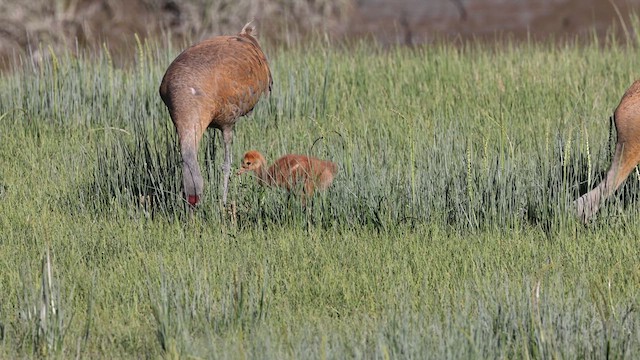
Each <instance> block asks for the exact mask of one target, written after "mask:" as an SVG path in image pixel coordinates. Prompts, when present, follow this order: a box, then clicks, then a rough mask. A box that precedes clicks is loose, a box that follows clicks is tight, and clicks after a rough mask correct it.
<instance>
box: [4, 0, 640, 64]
mask: <svg viewBox="0 0 640 360" xmlns="http://www.w3.org/2000/svg"><path fill="white" fill-rule="evenodd" d="M639 8H640V0H333V1H331V0H0V68H7V66H8V64H9V63H10V62H11V61H12V60H15V59H17V58H18V57H19V56H23V58H24V57H25V56H26V57H30V58H32V59H33V58H35V60H38V57H40V56H44V55H43V54H44V53H47V52H48V51H49V47H51V48H52V49H53V50H54V51H58V50H61V49H69V50H71V51H77V50H78V49H85V48H105V47H107V48H109V50H110V51H111V53H112V55H113V57H114V60H115V61H116V62H117V63H122V62H126V61H127V59H128V58H130V57H132V55H130V54H131V53H132V51H134V49H135V38H134V36H133V34H138V36H139V37H140V38H142V39H144V38H148V37H158V36H163V38H165V39H166V38H168V39H171V40H172V41H176V42H178V43H179V42H182V43H184V41H197V40H200V39H202V38H205V37H208V36H212V35H217V34H221V33H237V32H238V31H239V30H240V29H241V27H242V25H244V23H246V22H247V21H248V20H250V19H252V18H255V19H256V20H257V25H258V31H259V37H260V40H261V41H266V42H274V43H280V44H285V45H286V44H291V43H292V42H299V41H301V40H303V39H304V38H305V37H308V36H309V35H310V34H312V33H317V32H321V33H327V34H329V35H330V36H331V37H332V38H337V39H342V38H362V37H372V38H375V39H377V40H378V41H379V42H381V43H383V44H404V45H409V46H413V45H419V44H424V43H429V42H434V41H439V40H443V39H445V40H451V41H464V40H467V39H481V40H494V39H496V38H500V39H515V40H522V39H535V40H546V39H552V40H555V41H557V40H560V39H567V38H569V39H574V38H578V39H585V38H589V39H592V38H593V36H598V37H602V38H605V37H606V36H607V34H611V33H618V34H621V35H624V32H625V26H628V24H629V22H630V21H631V14H632V13H634V12H635V11H637V10H638V9H639ZM167 35H168V36H167ZM631 36H635V34H631ZM179 44H180V43H179ZM43 48H44V49H46V50H47V51H43V50H42V49H43Z"/></svg>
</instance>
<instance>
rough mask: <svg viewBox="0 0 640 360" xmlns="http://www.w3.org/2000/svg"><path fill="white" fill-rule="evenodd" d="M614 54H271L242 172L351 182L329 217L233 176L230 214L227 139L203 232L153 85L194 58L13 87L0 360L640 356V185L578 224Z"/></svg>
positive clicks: (62, 70)
mask: <svg viewBox="0 0 640 360" xmlns="http://www.w3.org/2000/svg"><path fill="white" fill-rule="evenodd" d="M616 44H618V43H617V42H615V41H611V42H609V43H607V44H598V43H596V41H595V40H594V41H593V42H592V43H590V44H586V45H580V46H579V45H574V44H565V45H561V46H556V45H546V44H533V43H530V44H527V43H524V44H512V43H509V42H505V43H504V44H503V45H501V46H495V47H494V46H490V45H481V44H469V45H466V46H464V47H454V46H453V45H449V44H436V45H430V46H427V47H421V48H415V49H407V48H386V49H385V48H382V47H380V46H377V45H373V44H366V43H359V44H351V45H349V46H347V45H342V44H333V45H329V44H325V43H322V42H319V41H318V42H316V43H312V44H309V45H306V46H304V47H302V46H301V47H299V48H297V47H294V48H289V49H284V48H267V49H265V51H266V52H267V54H268V55H269V59H270V62H271V66H272V72H273V77H274V89H273V92H272V94H271V96H270V97H269V98H268V99H266V100H263V101H262V102H260V103H259V105H258V106H257V107H256V109H255V110H254V112H253V114H252V115H251V116H249V117H246V118H242V119H241V120H240V121H239V122H238V124H237V127H236V134H235V140H234V145H233V152H234V164H235V166H238V164H239V159H240V157H241V156H242V154H243V153H244V151H246V150H249V149H258V150H260V151H262V152H263V153H264V154H265V155H267V157H268V158H269V159H271V160H274V159H276V158H277V157H279V156H281V155H283V154H285V153H308V154H312V155H314V156H319V157H322V158H327V159H331V160H333V161H336V162H337V163H339V165H340V170H339V174H338V176H337V178H336V180H335V183H334V185H333V187H332V188H331V189H329V191H327V192H326V193H324V194H318V196H316V197H315V198H314V199H313V204H312V206H310V207H308V208H307V209H302V208H301V206H300V203H299V199H296V198H295V197H288V196H287V195H286V194H285V193H283V192H282V191H280V190H277V189H265V188H262V187H260V186H259V185H258V184H256V182H255V181H254V180H253V179H251V177H235V176H234V177H233V178H232V180H231V193H230V199H231V201H232V203H233V205H234V209H235V210H234V211H233V212H230V211H226V210H224V209H223V208H222V206H221V205H220V193H221V188H220V183H221V169H220V166H221V163H222V151H220V150H221V146H220V144H221V141H220V134H218V133H217V132H215V131H213V130H211V131H209V132H208V133H207V135H206V137H205V139H204V141H203V143H202V146H201V153H200V162H201V166H202V169H203V174H204V176H205V184H206V189H205V198H204V203H203V205H202V207H201V208H199V209H198V211H197V212H195V214H193V215H190V214H189V213H188V212H187V211H186V207H185V205H184V201H183V200H182V198H181V195H180V191H181V179H180V174H181V170H180V157H179V153H178V150H177V144H176V137H175V134H174V131H173V126H172V124H171V122H170V120H169V116H168V114H167V111H166V109H165V108H164V105H163V104H162V102H161V100H160V97H159V95H158V90H157V88H158V85H159V82H160V79H161V77H162V74H163V71H164V69H166V67H167V66H168V64H169V63H170V61H171V60H172V59H173V58H174V57H175V56H176V55H177V52H178V50H177V49H174V48H171V47H169V46H165V45H160V44H153V43H149V44H139V52H138V54H137V60H136V65H135V67H132V68H126V69H119V68H114V67H113V66H112V65H111V62H110V59H109V56H108V54H104V53H103V54H96V55H94V56H92V57H85V56H82V55H78V56H74V55H71V54H57V55H55V56H53V55H52V56H51V58H49V60H46V61H44V62H43V63H41V64H24V65H23V66H22V68H21V69H19V71H17V72H15V73H13V74H5V75H3V76H2V77H1V78H0V99H1V101H0V358H23V357H40V356H46V357H54V358H68V357H72V356H78V357H82V358H95V357H106V358H139V357H152V358H155V357H167V358H188V357H201V358H274V359H281V358H295V359H300V358H345V357H347V358H383V359H386V358H434V359H442V358H509V359H511V358H549V357H553V358H556V357H560V358H604V357H611V358H631V357H632V354H634V353H637V352H638V351H640V336H639V335H638V334H640V317H639V316H638V314H637V308H638V305H639V303H638V302H639V299H640V298H639V292H638V289H640V287H639V285H640V262H639V260H638V259H640V254H639V250H638V249H640V240H639V239H640V227H639V226H638V225H637V222H636V219H637V218H638V216H640V213H639V212H638V210H637V209H638V194H639V193H640V186H639V182H638V179H637V178H636V177H635V175H634V176H632V177H630V179H629V180H628V181H627V182H626V184H625V186H624V187H623V188H622V189H621V190H620V191H619V192H618V193H617V195H616V196H615V197H614V198H612V199H611V200H610V201H609V202H608V203H607V205H606V206H605V207H604V208H603V210H602V212H601V213H600V214H599V216H598V217H597V218H596V219H595V221H594V222H592V223H590V224H589V225H587V226H584V225H582V224H580V223H579V222H578V221H577V220H576V219H574V218H573V216H572V214H571V208H570V205H571V202H572V201H573V200H574V199H575V198H577V197H578V196H579V195H580V194H581V193H583V192H585V191H586V190H587V189H589V188H591V187H592V186H593V185H594V184H597V182H598V181H599V180H600V179H601V178H602V176H603V173H604V171H606V169H607V168H608V166H609V161H610V154H611V141H610V127H609V121H608V118H609V116H610V115H611V113H612V111H613V109H614V108H615V106H616V105H617V103H618V101H619V100H620V97H621V96H622V94H623V93H624V91H625V89H626V88H627V87H628V86H629V85H630V84H631V83H632V81H633V80H634V78H635V77H636V76H637V71H636V69H638V68H639V67H640V56H638V55H640V54H639V52H640V50H638V47H637V46H635V44H626V45H616ZM148 196H150V197H148ZM150 198H151V199H152V203H151V204H150V203H149V199H150ZM47 254H49V256H47ZM47 259H48V260H47ZM49 269H51V270H50V271H49Z"/></svg>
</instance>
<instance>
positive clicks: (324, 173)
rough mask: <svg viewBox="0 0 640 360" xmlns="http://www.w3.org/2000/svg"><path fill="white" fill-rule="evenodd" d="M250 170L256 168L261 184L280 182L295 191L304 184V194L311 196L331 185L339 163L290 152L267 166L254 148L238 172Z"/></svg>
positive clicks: (278, 184) (277, 184) (246, 155)
mask: <svg viewBox="0 0 640 360" xmlns="http://www.w3.org/2000/svg"><path fill="white" fill-rule="evenodd" d="M249 171H253V172H254V174H255V175H256V177H257V179H258V182H259V183H260V184H262V185H267V186H280V187H283V188H285V189H287V191H292V190H294V189H295V188H296V186H298V185H299V184H302V186H303V187H302V190H303V194H304V195H306V196H307V197H311V195H313V191H314V190H315V189H318V190H325V189H327V188H328V187H329V186H330V185H331V182H333V178H334V176H335V175H336V173H337V172H338V166H337V165H336V164H335V163H333V162H331V161H327V160H321V159H317V158H314V157H310V156H305V155H292V154H290V155H285V156H283V157H281V158H279V159H278V160H276V162H275V163H273V165H271V166H270V167H269V168H268V169H267V161H266V160H265V158H264V156H262V154H260V153H259V152H258V151H256V150H251V151H248V152H247V153H245V154H244V157H243V159H242V167H241V168H240V170H238V175H241V174H243V173H246V172H249ZM303 199H304V198H303ZM303 201H304V200H303Z"/></svg>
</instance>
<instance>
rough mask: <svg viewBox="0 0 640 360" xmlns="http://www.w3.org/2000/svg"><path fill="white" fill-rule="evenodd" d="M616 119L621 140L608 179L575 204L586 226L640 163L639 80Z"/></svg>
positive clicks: (627, 96)
mask: <svg viewBox="0 0 640 360" xmlns="http://www.w3.org/2000/svg"><path fill="white" fill-rule="evenodd" d="M613 118H614V121H615V124H616V133H617V135H618V136H617V139H618V140H617V142H616V151H615V154H614V156H613V160H612V161H611V166H610V167H609V171H608V172H607V177H606V179H604V180H603V181H602V182H601V183H600V184H599V185H598V186H597V187H595V188H594V189H593V190H591V191H589V192H588V193H586V194H584V195H582V196H581V197H580V198H578V199H577V200H576V201H575V204H574V205H575V206H576V209H577V214H578V217H579V218H580V219H581V220H582V221H585V222H586V221H588V220H589V219H590V218H591V217H593V215H595V214H596V212H597V211H598V209H599V208H600V205H601V204H602V202H603V201H604V200H605V199H606V198H607V197H609V196H611V194H613V192H615V191H616V189H618V187H619V186H620V185H621V184H622V183H623V182H624V181H625V180H626V179H627V177H628V176H629V174H630V173H631V171H632V170H633V168H635V167H636V165H638V163H639V162H640V80H636V81H635V82H634V83H633V84H632V85H631V86H630V87H629V89H627V91H626V92H625V93H624V96H623V97H622V100H620V104H619V105H618V107H617V108H616V111H615V112H614V114H613Z"/></svg>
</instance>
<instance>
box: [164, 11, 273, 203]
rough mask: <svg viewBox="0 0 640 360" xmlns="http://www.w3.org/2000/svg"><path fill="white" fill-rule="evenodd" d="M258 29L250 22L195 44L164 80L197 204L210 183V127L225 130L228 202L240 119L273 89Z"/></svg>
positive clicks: (187, 187) (189, 192)
mask: <svg viewBox="0 0 640 360" xmlns="http://www.w3.org/2000/svg"><path fill="white" fill-rule="evenodd" d="M254 30H255V29H254V28H253V27H252V26H250V23H249V24H246V25H245V26H244V28H243V29H242V31H241V32H240V33H239V34H237V35H233V36H217V37H214V38H211V39H208V40H204V41H202V42H200V43H198V44H196V45H193V46H191V47H189V48H188V49H186V50H184V51H183V52H182V53H181V54H180V55H178V57H177V58H176V59H175V60H174V61H173V62H172V63H171V65H169V68H168V69H167V71H166V73H165V74H164V77H163V79H162V84H161V85H160V97H162V101H164V103H165V105H166V106H167V108H168V109H169V114H170V115H171V120H173V124H174V125H175V128H176V131H177V133H178V140H179V142H180V152H181V155H182V161H183V164H182V176H183V186H184V195H185V198H186V200H187V201H188V202H189V204H191V206H196V205H197V204H198V202H199V201H200V199H201V197H202V192H203V187H204V184H203V179H202V174H201V173H200V166H199V165H198V159H197V154H198V146H199V144H200V140H201V139H202V136H203V134H204V132H205V130H206V129H207V128H208V127H213V128H216V129H219V130H220V131H222V137H223V140H224V165H223V167H222V170H223V175H224V184H223V194H222V199H223V203H224V204H225V205H226V203H227V193H228V187H229V177H230V175H231V142H232V139H233V129H234V126H235V123H236V121H237V120H238V118H239V117H240V116H243V115H245V114H247V113H249V112H250V111H251V110H253V107H254V106H255V105H256V103H257V102H258V100H260V97H261V96H262V95H263V94H267V93H269V92H270V90H271V85H272V78H271V71H270V69H269V65H268V63H267V58H266V56H265V55H264V53H263V52H262V49H261V48H260V45H259V44H258V41H257V40H256V38H255V37H253V35H252V33H253V32H254Z"/></svg>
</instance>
